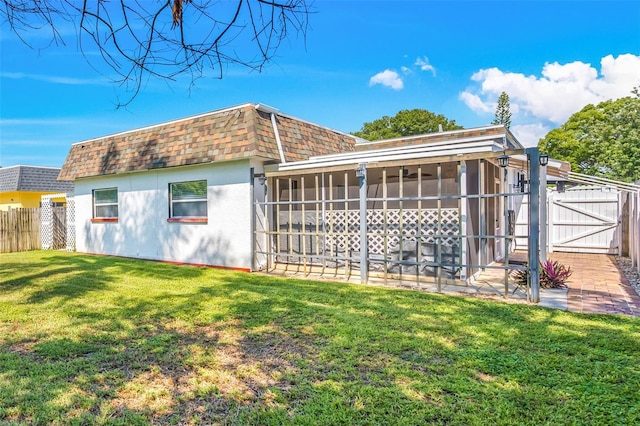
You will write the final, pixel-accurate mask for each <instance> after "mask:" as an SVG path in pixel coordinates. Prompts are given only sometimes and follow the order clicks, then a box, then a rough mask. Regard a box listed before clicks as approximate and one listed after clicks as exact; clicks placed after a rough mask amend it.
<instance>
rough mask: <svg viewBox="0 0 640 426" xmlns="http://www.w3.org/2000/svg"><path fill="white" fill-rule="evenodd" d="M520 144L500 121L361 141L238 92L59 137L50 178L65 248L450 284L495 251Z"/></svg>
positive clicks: (504, 236)
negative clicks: (62, 217)
mask: <svg viewBox="0 0 640 426" xmlns="http://www.w3.org/2000/svg"><path fill="white" fill-rule="evenodd" d="M524 152H525V151H524V148H523V147H522V145H521V144H520V143H519V142H518V141H517V140H516V139H515V138H514V136H513V135H512V134H511V133H510V132H509V131H508V130H507V129H506V128H505V127H504V126H501V125H498V126H487V127H482V128H477V129H467V130H458V131H450V132H439V133H433V134H429V135H419V136H411V137H404V138H398V139H393V140H387V141H375V142H369V141H365V140H362V139H359V138H356V137H354V136H352V135H348V134H345V133H341V132H338V131H335V130H331V129H328V128H326V127H322V126H319V125H316V124H312V123H309V122H306V121H303V120H299V119H296V118H293V117H291V116H288V115H285V114H282V113H280V112H279V111H277V110H275V109H273V108H270V107H267V106H264V105H260V104H244V105H240V106H236V107H231V108H227V109H223V110H219V111H214V112H211V113H207V114H202V115H198V116H195V117H189V118H185V119H181V120H176V121H172V122H168V123H162V124H158V125H155V126H150V127H145V128H142V129H137V130H132V131H128V132H124V133H120V134H116V135H111V136H106V137H103V138H98V139H93V140H89V141H85V142H80V143H77V144H74V145H73V146H72V148H71V151H70V153H69V155H68V157H67V160H66V162H65V164H64V166H63V168H62V172H61V174H60V178H61V179H65V180H73V181H74V184H75V196H74V202H75V229H76V247H77V250H78V251H80V252H87V253H96V254H107V255H117V256H126V257H139V258H146V259H156V260H164V261H171V262H184V263H191V264H203V265H215V266H223V267H230V268H238V269H243V270H264V269H267V270H274V269H281V268H286V269H292V270H299V271H304V272H310V271H316V272H320V273H331V274H346V275H351V274H352V273H355V272H353V271H357V270H359V269H360V265H361V264H362V261H365V262H366V264H367V270H369V271H370V272H371V275H376V274H378V275H382V276H384V277H385V279H386V278H387V276H392V277H397V276H400V277H401V278H402V277H403V276H404V277H409V279H413V280H418V281H420V280H422V279H423V278H427V279H428V278H429V277H431V279H433V277H434V276H436V275H437V276H438V277H442V276H444V277H445V278H446V279H450V280H456V281H465V280H468V279H470V278H471V277H473V276H474V274H476V273H477V272H478V271H479V270H480V269H481V268H483V267H484V266H485V265H489V264H490V263H491V262H493V261H495V260H499V259H502V258H503V257H505V256H506V255H507V254H508V252H509V245H510V244H511V242H512V241H513V235H512V234H513V231H512V227H513V226H514V224H515V223H514V221H515V216H517V210H518V209H520V203H521V200H522V195H519V191H521V189H522V187H524V186H523V185H521V184H520V183H521V182H524V181H525V179H524V177H525V174H526V173H527V169H528V165H527V161H526V157H524V156H523V155H522V154H524ZM536 152H537V151H536ZM505 153H506V154H508V155H509V156H510V157H511V162H510V163H509V165H508V167H506V168H502V167H500V166H499V157H501V156H504V155H505ZM536 167H538V166H537V165H536ZM550 171H551V168H550ZM553 171H554V173H557V174H561V173H564V172H566V171H568V164H566V163H558V164H557V165H556V166H555V167H553ZM363 211H365V212H366V219H365V220H360V212H363ZM363 226H364V228H363ZM361 238H366V239H367V250H361V246H360V242H361V240H360V239H361ZM536 263H537V262H536ZM356 274H357V273H356Z"/></svg>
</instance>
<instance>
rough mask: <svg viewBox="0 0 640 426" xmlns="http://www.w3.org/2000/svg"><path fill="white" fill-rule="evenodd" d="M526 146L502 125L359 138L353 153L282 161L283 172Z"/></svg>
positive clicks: (515, 150)
mask: <svg viewBox="0 0 640 426" xmlns="http://www.w3.org/2000/svg"><path fill="white" fill-rule="evenodd" d="M523 149H524V147H523V146H522V145H521V144H520V142H518V141H517V139H516V138H515V137H514V136H513V135H512V134H511V132H509V130H508V129H506V128H505V127H504V126H502V125H497V126H487V127H479V128H474V129H464V130H454V131H448V132H438V133H431V134H426V135H417V136H408V137H404V138H397V139H389V140H381V141H373V142H369V141H360V142H358V143H357V144H356V146H355V151H354V152H347V153H341V154H330V155H321V156H314V157H311V158H309V159H308V160H305V161H296V162H292V163H286V164H279V165H278V167H277V170H278V171H280V172H286V171H294V170H296V171H297V170H300V171H302V170H308V169H314V168H324V167H335V166H344V167H349V166H356V165H358V164H360V163H368V164H371V163H382V162H385V163H386V162H392V161H412V160H422V159H431V160H434V161H435V160H437V159H439V158H441V157H445V156H450V157H456V158H457V159H459V160H464V159H465V158H469V157H471V156H476V157H477V156H478V154H480V153H494V155H491V156H497V155H498V153H502V152H504V151H507V150H509V151H512V152H513V153H518V152H521V151H522V150H523Z"/></svg>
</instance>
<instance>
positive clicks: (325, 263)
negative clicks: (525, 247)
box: [254, 126, 537, 286]
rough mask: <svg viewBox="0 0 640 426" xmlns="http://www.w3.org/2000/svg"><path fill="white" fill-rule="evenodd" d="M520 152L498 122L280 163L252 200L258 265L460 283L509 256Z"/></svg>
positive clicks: (524, 173)
mask: <svg viewBox="0 0 640 426" xmlns="http://www.w3.org/2000/svg"><path fill="white" fill-rule="evenodd" d="M524 153H525V150H524V148H523V147H522V146H521V145H520V144H519V143H518V142H517V140H516V139H515V138H514V137H513V135H511V133H509V131H508V130H507V129H505V128H504V127H503V126H491V127H485V128H480V129H472V130H462V131H453V132H441V133H434V134H429V135H423V136H417V137H408V138H402V139H395V140H387V141H380V142H366V141H363V142H361V143H359V144H357V145H356V152H352V153H345V154H336V155H328V156H322V157H314V158H311V159H310V160H308V161H301V162H295V163H284V164H282V163H281V164H279V165H277V166H273V167H272V168H270V169H267V171H266V173H265V176H264V177H261V179H262V181H263V182H264V183H265V195H264V198H262V197H260V199H259V200H258V202H257V203H256V226H255V236H256V242H255V260H254V261H255V263H256V269H266V270H267V271H289V272H299V273H304V274H314V275H318V274H319V275H328V276H342V277H346V278H351V277H356V278H358V277H359V278H360V279H361V280H362V281H367V280H369V279H374V278H375V279H382V280H384V281H385V282H386V281H387V280H400V281H402V282H403V283H407V282H409V283H415V284H419V283H423V282H430V283H437V284H438V286H441V285H446V284H456V285H464V284H465V283H467V282H469V281H470V280H473V279H474V277H475V276H476V275H477V273H478V272H479V271H481V270H484V269H486V268H488V267H503V266H496V262H498V261H500V262H501V265H503V264H505V263H506V264H507V265H508V264H509V262H508V258H509V253H510V251H511V250H512V248H513V247H512V245H513V241H514V234H513V232H514V226H515V223H514V221H515V217H516V216H517V212H518V210H519V209H520V207H521V205H522V198H523V195H524V194H525V192H524V191H525V190H527V189H525V187H524V185H522V182H524V181H525V178H527V177H528V175H529V172H528V170H527V168H528V167H527V161H517V160H516V159H515V158H517V157H518V156H519V157H522V154H524ZM536 154H537V150H536ZM509 158H512V161H510V162H509V161H508V159H509ZM524 158H527V157H524ZM363 241H365V242H366V243H365V244H363ZM506 273H508V268H505V274H506Z"/></svg>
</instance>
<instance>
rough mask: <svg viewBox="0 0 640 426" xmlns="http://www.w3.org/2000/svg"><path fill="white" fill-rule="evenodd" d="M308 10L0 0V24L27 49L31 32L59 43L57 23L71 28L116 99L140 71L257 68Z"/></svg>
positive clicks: (169, 1) (173, 1)
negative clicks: (105, 72)
mask: <svg viewBox="0 0 640 426" xmlns="http://www.w3.org/2000/svg"><path fill="white" fill-rule="evenodd" d="M309 13H310V11H309V9H308V7H307V2H306V1H305V0H235V1H220V0H163V1H157V0H156V1H140V0H93V1H77V0H0V20H1V21H2V25H3V26H4V25H7V26H8V27H9V29H10V30H11V31H12V32H13V33H15V34H16V35H17V36H18V37H19V38H20V39H21V40H22V41H23V42H24V43H25V44H26V45H28V46H29V47H32V45H31V43H30V37H29V35H30V34H31V33H34V32H42V31H46V32H47V39H48V40H49V44H48V45H51V44H54V45H60V44H62V45H64V44H65V41H64V39H63V37H62V30H61V28H62V27H66V26H67V25H69V24H72V25H73V26H74V28H77V33H78V39H79V40H78V43H79V45H80V50H81V52H82V54H83V55H84V57H85V58H86V59H87V61H88V62H89V63H90V64H92V65H96V64H98V65H100V64H106V65H107V69H110V70H111V71H114V72H115V73H116V75H117V77H116V78H115V79H114V81H116V82H118V83H119V84H121V85H123V86H124V87H125V89H126V90H127V91H129V93H132V96H131V97H130V98H129V100H128V101H126V102H125V103H124V104H122V103H121V105H126V104H127V103H129V102H131V100H133V98H135V96H136V95H137V94H138V92H139V91H140V88H141V85H142V83H143V78H144V77H145V76H146V75H148V76H153V77H157V78H160V79H164V80H174V79H176V78H177V77H178V76H180V75H182V74H187V75H189V76H190V77H191V82H192V84H193V83H194V82H195V81H196V80H197V79H198V78H201V77H203V76H205V73H206V72H207V71H210V70H214V71H215V72H216V74H217V78H222V77H223V74H224V67H225V66H228V65H231V64H239V65H241V66H245V67H248V68H249V69H251V70H255V71H258V72H260V71H261V70H262V68H263V67H264V65H265V64H267V63H268V62H269V61H270V60H271V59H272V58H273V56H274V54H275V52H276V50H277V49H278V47H279V46H280V43H281V42H282V41H283V40H285V39H286V38H287V37H288V36H289V34H290V32H291V31H294V32H298V33H302V35H303V36H305V35H306V29H307V24H308V15H309ZM244 43H246V44H244ZM247 46H248V47H247ZM95 48H97V50H98V52H99V55H98V58H99V59H98V60H99V61H101V62H99V63H96V62H92V60H91V59H90V58H95V55H93V50H95ZM98 68H99V67H98Z"/></svg>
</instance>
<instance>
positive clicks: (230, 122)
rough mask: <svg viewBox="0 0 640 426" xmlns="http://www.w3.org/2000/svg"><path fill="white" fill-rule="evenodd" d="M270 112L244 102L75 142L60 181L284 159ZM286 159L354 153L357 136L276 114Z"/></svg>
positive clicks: (299, 159)
mask: <svg viewBox="0 0 640 426" xmlns="http://www.w3.org/2000/svg"><path fill="white" fill-rule="evenodd" d="M271 112H272V110H271V109H266V108H264V107H263V108H261V107H260V106H259V105H255V104H244V105H240V106H237V107H232V108H228V109H224V110H219V111H214V112H210V113H207V114H202V115H198V116H194V117H188V118H184V119H180V120H176V121H172V122H167V123H161V124H158V125H155V126H150V127H145V128H142V129H137V130H132V131H128V132H124V133H119V134H115V135H111V136H105V137H102V138H97V139H92V140H89V141H85V142H80V143H77V144H74V145H73V146H72V147H71V150H70V152H69V155H68V156H67V159H66V161H65V163H64V166H63V167H62V172H61V174H60V179H65V180H74V179H78V178H84V177H92V176H101V175H111V174H119V173H128V172H136V171H144V170H152V169H159V168H166V167H175V166H184V165H191V164H204V163H211V162H216V161H229V160H238V159H244V158H262V159H265V160H274V161H280V153H279V150H278V144H277V141H276V135H275V132H274V128H273V124H272V121H271ZM273 112H274V114H275V118H276V126H277V129H278V133H279V136H280V139H281V142H282V150H283V153H284V157H285V160H286V161H287V162H289V161H301V160H306V159H308V158H309V157H310V156H313V155H323V154H332V153H339V152H351V151H353V150H354V149H355V148H354V147H355V142H356V138H355V137H354V136H351V135H347V134H344V133H340V132H337V131H334V130H330V129H327V128H325V127H322V126H318V125H315V124H312V123H308V122H306V121H302V120H299V119H296V118H293V117H290V116H287V115H284V114H281V113H279V112H275V110H273Z"/></svg>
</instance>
